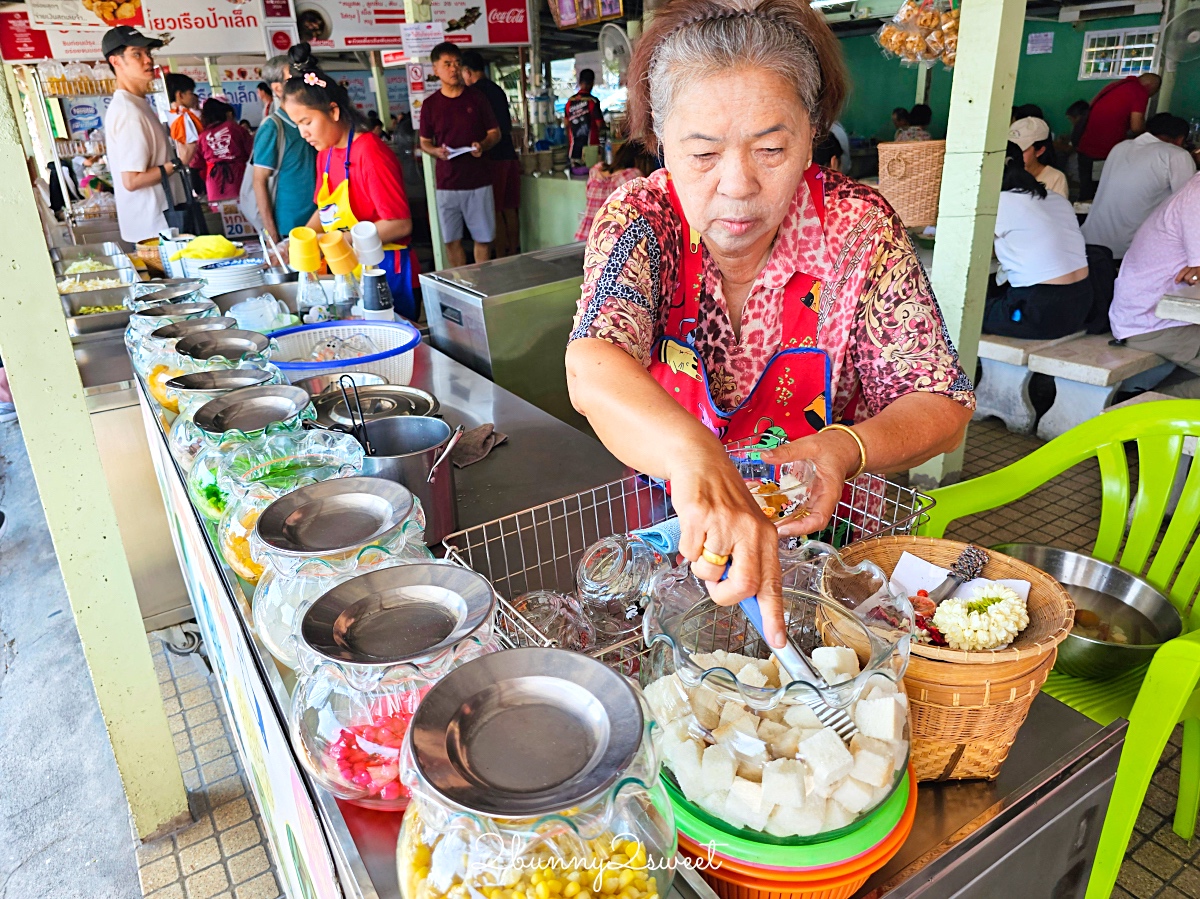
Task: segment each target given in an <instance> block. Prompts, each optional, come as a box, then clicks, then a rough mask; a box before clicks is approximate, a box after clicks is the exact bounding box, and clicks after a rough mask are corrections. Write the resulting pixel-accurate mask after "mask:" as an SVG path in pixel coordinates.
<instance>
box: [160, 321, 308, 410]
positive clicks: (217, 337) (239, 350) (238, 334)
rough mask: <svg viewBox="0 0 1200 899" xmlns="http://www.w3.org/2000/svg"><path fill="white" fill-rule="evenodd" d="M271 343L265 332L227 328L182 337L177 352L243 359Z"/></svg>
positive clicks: (176, 348) (206, 357) (209, 357)
mask: <svg viewBox="0 0 1200 899" xmlns="http://www.w3.org/2000/svg"><path fill="white" fill-rule="evenodd" d="M269 345H270V338H268V337H267V336H266V335H265V334H259V333H258V332H257V331H240V330H238V329H237V328H227V329H225V330H223V331H201V332H200V333H198V334H189V335H187V336H186V337H182V338H180V340H179V342H178V343H177V344H175V352H177V353H178V354H179V355H181V356H190V357H191V358H193V359H211V358H212V357H213V356H224V357H225V358H226V359H241V358H242V357H243V356H246V355H249V354H250V353H263V352H264V351H265V350H266V349H267V347H268V346H269ZM301 392H303V391H301ZM304 396H305V399H307V398H308V394H307V393H305V394H304Z"/></svg>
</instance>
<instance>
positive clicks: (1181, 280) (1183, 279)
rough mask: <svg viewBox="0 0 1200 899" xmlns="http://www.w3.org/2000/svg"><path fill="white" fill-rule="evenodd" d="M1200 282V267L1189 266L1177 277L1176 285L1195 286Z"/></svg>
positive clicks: (1181, 270)
mask: <svg viewBox="0 0 1200 899" xmlns="http://www.w3.org/2000/svg"><path fill="white" fill-rule="evenodd" d="M1198 281H1200V265H1187V266H1184V267H1183V268H1182V269H1180V270H1179V274H1178V275H1176V276H1175V283H1176V284H1195V283H1196V282H1198Z"/></svg>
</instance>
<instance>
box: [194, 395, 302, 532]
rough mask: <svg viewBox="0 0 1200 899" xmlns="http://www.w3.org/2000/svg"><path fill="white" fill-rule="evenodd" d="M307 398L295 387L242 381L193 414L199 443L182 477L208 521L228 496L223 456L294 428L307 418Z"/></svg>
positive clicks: (215, 516)
mask: <svg viewBox="0 0 1200 899" xmlns="http://www.w3.org/2000/svg"><path fill="white" fill-rule="evenodd" d="M314 414H315V413H314V412H313V408H312V403H310V402H309V398H308V394H307V393H305V392H304V391H303V390H301V389H300V388H299V387H290V386H283V385H267V386H264V387H243V388H242V389H240V390H236V391H231V392H229V393H227V394H226V395H224V396H220V397H217V398H216V399H215V400H209V401H208V402H207V403H205V404H204V405H203V406H201V407H200V408H199V409H197V410H196V411H195V412H194V413H193V414H192V422H193V423H194V424H195V425H196V426H197V427H198V428H199V429H200V430H201V432H203V434H204V446H203V447H202V448H201V449H200V452H198V453H197V454H196V458H195V459H194V460H193V461H192V467H191V468H190V469H188V473H187V477H186V478H185V479H184V480H185V484H186V486H187V491H188V496H189V497H190V498H191V500H192V504H193V505H194V506H195V507H196V509H197V511H199V512H200V514H201V515H203V516H204V517H205V518H207V519H208V520H209V521H213V522H216V521H220V520H221V516H222V515H223V514H225V505H226V503H227V502H228V499H229V498H228V495H227V493H226V486H225V485H224V484H222V482H221V473H222V471H223V470H224V467H225V461H224V457H225V455H226V454H227V453H229V452H231V451H232V450H233V449H235V448H236V447H238V446H240V445H242V444H246V443H251V442H261V441H264V440H266V439H267V438H269V437H270V436H272V435H273V434H287V433H290V434H295V433H298V432H299V431H300V430H301V429H302V428H303V427H304V422H305V421H308V420H311V419H312V417H313V415H314Z"/></svg>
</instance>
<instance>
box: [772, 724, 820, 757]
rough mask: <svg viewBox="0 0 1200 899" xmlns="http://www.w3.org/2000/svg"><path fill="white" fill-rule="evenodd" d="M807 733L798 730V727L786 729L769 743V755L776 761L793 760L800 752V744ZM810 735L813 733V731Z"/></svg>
mask: <svg viewBox="0 0 1200 899" xmlns="http://www.w3.org/2000/svg"><path fill="white" fill-rule="evenodd" d="M809 733H810V732H808V731H803V730H800V728H798V727H791V728H788V729H787V730H786V731H785V732H784V733H783V734H781V735H780V736H778V737H776V738H775V739H774V740H772V741H771V742H770V744H769V748H770V750H771V754H772V755H773V756H775V758H777V759H794V758H795V757H796V753H797V752H799V751H800V743H801V742H802V741H803V740H804V738H805V736H807V735H809ZM812 733H815V731H813V732H812Z"/></svg>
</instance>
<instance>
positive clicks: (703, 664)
mask: <svg viewBox="0 0 1200 899" xmlns="http://www.w3.org/2000/svg"><path fill="white" fill-rule="evenodd" d="M692 662H694V663H695V665H696V667H698V668H699V669H700V670H701V671H708V670H709V669H710V668H720V667H721V660H720V659H718V658H717V657H716V655H715V654H714V653H711V652H694V653H692Z"/></svg>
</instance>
